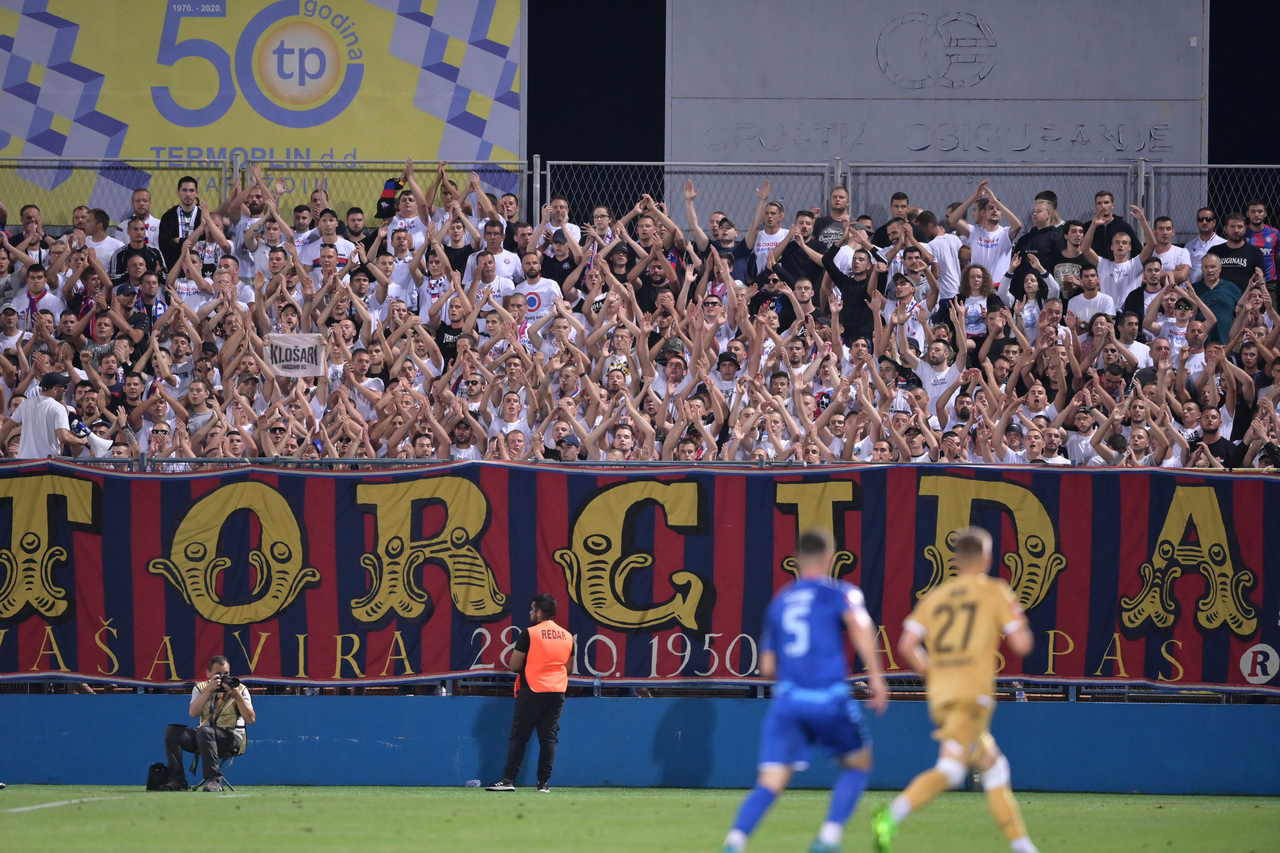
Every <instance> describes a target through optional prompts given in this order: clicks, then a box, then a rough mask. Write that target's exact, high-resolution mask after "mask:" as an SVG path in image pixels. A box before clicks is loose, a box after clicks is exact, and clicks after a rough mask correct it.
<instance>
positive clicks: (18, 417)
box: [13, 394, 71, 459]
mask: <svg viewBox="0 0 1280 853" xmlns="http://www.w3.org/2000/svg"><path fill="white" fill-rule="evenodd" d="M13 420H14V423H19V424H22V436H21V438H20V439H19V441H18V458H19V459H44V458H45V457H46V456H61V455H62V442H61V441H60V440H59V439H58V430H60V429H65V430H69V429H71V424H70V422H69V420H68V418H67V407H66V406H64V405H62V403H60V402H58V401H57V400H55V399H53V398H52V397H46V396H45V395H44V394H37V395H36V396H34V397H28V398H27V399H25V400H23V401H22V405H20V406H18V408H17V410H16V411H14V413H13Z"/></svg>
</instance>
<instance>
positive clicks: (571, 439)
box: [556, 433, 582, 447]
mask: <svg viewBox="0 0 1280 853" xmlns="http://www.w3.org/2000/svg"><path fill="white" fill-rule="evenodd" d="M556 444H568V445H570V446H571V447H581V446H582V442H581V441H578V436H576V435H574V434H573V433H569V434H568V435H566V436H565V437H564V438H562V439H560V440H559V441H557V442H556Z"/></svg>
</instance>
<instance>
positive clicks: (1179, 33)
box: [666, 0, 1209, 200]
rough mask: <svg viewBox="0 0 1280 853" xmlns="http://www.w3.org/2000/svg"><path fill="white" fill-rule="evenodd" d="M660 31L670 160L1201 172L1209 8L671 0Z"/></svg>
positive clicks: (1079, 0)
mask: <svg viewBox="0 0 1280 853" xmlns="http://www.w3.org/2000/svg"><path fill="white" fill-rule="evenodd" d="M667 23H668V39H667V117H666V119H667V146H666V159H667V160H668V161H693V162H701V161H720V162H750V163H811V162H815V161H819V162H820V161H825V160H830V159H832V158H835V157H841V158H843V159H844V161H845V163H948V162H982V163H1036V162H1039V163H1103V162H1117V161H1126V160H1133V159H1135V158H1138V157H1145V158H1147V159H1149V160H1155V161H1161V160H1163V161H1164V162H1166V163H1202V162H1206V160H1205V158H1206V157H1207V156H1208V146H1207V138H1208V136H1207V119H1208V115H1207V112H1208V66H1209V59H1208V57H1209V53H1208V37H1209V3H1208V0H1125V2H1123V3H1116V2H1114V0H1074V2H1071V3H1029V2H1027V0H963V2H957V0H916V2H914V3H911V4H909V5H907V6H903V5H901V4H891V3H879V2H871V0H796V2H794V3H786V4H778V3H742V2H738V0H706V2H700V3H687V2H677V0H668V3H667ZM913 200H914V199H913Z"/></svg>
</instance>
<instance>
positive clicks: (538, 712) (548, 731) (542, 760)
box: [502, 687, 564, 783]
mask: <svg viewBox="0 0 1280 853" xmlns="http://www.w3.org/2000/svg"><path fill="white" fill-rule="evenodd" d="M563 710H564V694H563V693H535V692H534V691H532V690H530V689H529V688H528V687H521V688H520V693H519V694H518V695H517V696H516V711H515V714H514V715H512V718H511V740H510V742H509V743H508V744H507V766H506V768H505V769H504V770H503V771H502V776H503V778H504V779H510V780H511V781H513V782H514V781H515V778H516V774H517V773H519V772H520V764H521V763H522V762H523V761H524V750H525V747H526V746H528V745H529V736H530V735H531V734H533V730H534V729H535V728H536V729H537V730H538V782H540V783H541V782H549V781H551V768H552V767H553V766H554V765H555V763H556V743H557V742H558V740H557V736H558V735H559V734H560V712H561V711H563Z"/></svg>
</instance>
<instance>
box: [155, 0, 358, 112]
mask: <svg viewBox="0 0 1280 853" xmlns="http://www.w3.org/2000/svg"><path fill="white" fill-rule="evenodd" d="M197 9H198V11H197ZM224 17H226V10H225V5H218V6H216V7H213V8H211V9H208V10H206V9H204V8H203V7H199V6H197V5H195V4H193V5H185V4H179V3H173V4H169V5H168V8H167V10H166V12H165V20H164V29H163V32H162V34H161V36H160V48H159V52H158V53H157V56H156V63H157V64H158V65H162V66H173V65H174V64H176V63H177V62H178V61H179V60H181V59H185V58H187V57H192V58H198V59H203V60H205V61H206V62H208V63H209V64H210V65H212V66H213V70H214V72H215V74H216V77H217V80H218V91H217V93H216V94H215V95H214V97H213V99H212V100H211V101H209V103H207V104H205V105H204V106H201V107H195V108H188V107H183V106H181V105H180V104H178V103H177V102H176V101H175V100H174V98H173V96H172V94H171V93H170V91H169V87H168V86H153V87H152V88H151V99H152V101H153V102H154V103H155V106H156V111H157V112H159V113H160V115H161V116H162V117H163V118H164V119H165V120H166V121H169V122H171V123H172V124H175V125H178V126H179V127H206V126H208V125H210V124H213V123H214V122H215V121H217V120H218V119H220V118H222V117H223V116H224V115H226V114H227V111H228V110H230V109H231V106H232V104H234V103H235V100H236V94H237V86H238V88H239V94H240V95H243V96H244V99H245V100H246V101H248V102H249V106H251V107H252V108H253V110H254V112H256V113H257V114H258V115H260V116H262V117H263V118H265V119H267V120H268V121H271V122H274V123H275V124H277V125H280V126H281V127H290V128H304V127H316V126H318V125H321V124H324V123H325V122H328V121H332V120H333V119H335V118H337V117H338V116H339V115H341V114H342V112H343V110H345V109H346V108H347V107H348V106H350V105H351V102H352V101H353V100H355V96H356V93H357V92H359V91H360V83H361V81H362V80H363V79H364V65H363V63H362V60H363V59H364V52H363V49H362V48H361V47H360V36H359V34H358V33H357V32H356V25H355V22H354V21H352V20H351V17H350V16H349V15H344V14H340V13H339V12H338V10H335V9H334V7H333V6H331V5H329V4H328V3H318V2H316V0H276V2H274V3H270V4H268V5H267V6H265V7H264V8H262V9H261V10H260V11H258V13H257V14H255V15H254V16H253V18H252V19H251V20H250V21H249V23H248V24H247V25H246V26H245V28H244V32H243V33H242V34H241V35H240V38H239V40H238V41H237V43H236V48H235V61H234V75H233V73H232V69H233V64H232V58H231V57H230V56H229V55H228V54H227V51H226V50H224V49H223V48H222V46H221V45H219V44H216V43H215V42H212V41H209V40H207V39H182V40H179V39H178V29H179V27H180V26H181V24H182V19H183V18H224ZM188 26H190V25H188Z"/></svg>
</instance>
